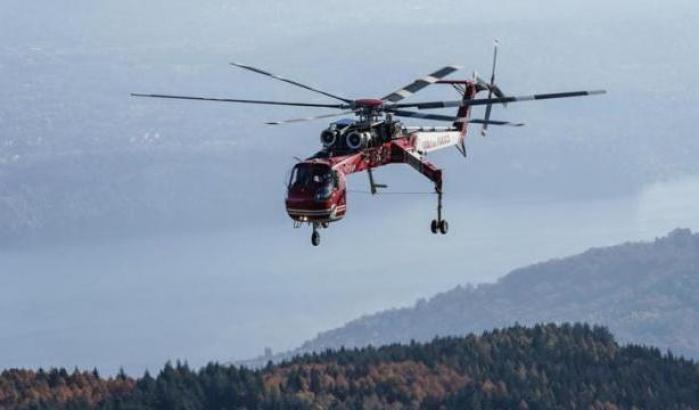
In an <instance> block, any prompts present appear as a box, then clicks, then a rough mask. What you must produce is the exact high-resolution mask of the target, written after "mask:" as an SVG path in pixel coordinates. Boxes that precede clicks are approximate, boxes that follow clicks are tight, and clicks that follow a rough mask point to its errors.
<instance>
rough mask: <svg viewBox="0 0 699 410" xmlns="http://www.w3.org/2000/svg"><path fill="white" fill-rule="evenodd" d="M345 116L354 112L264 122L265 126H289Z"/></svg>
mask: <svg viewBox="0 0 699 410" xmlns="http://www.w3.org/2000/svg"><path fill="white" fill-rule="evenodd" d="M347 114H355V112H354V111H343V112H340V113H337V114H325V115H316V116H315V117H304V118H293V119H290V120H284V121H273V122H266V123H265V124H267V125H281V124H291V123H295V122H304V121H313V120H320V119H322V118H331V117H341V116H343V115H347Z"/></svg>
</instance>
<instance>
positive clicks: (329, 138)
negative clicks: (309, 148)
mask: <svg viewBox="0 0 699 410" xmlns="http://www.w3.org/2000/svg"><path fill="white" fill-rule="evenodd" d="M337 134H338V133H337V131H332V130H325V131H323V132H321V133H320V142H321V143H322V144H323V146H324V147H325V148H330V147H332V146H333V145H335V143H336V142H337Z"/></svg>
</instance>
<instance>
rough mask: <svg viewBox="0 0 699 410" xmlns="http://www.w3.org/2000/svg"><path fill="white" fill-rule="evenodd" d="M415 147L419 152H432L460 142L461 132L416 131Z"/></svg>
mask: <svg viewBox="0 0 699 410" xmlns="http://www.w3.org/2000/svg"><path fill="white" fill-rule="evenodd" d="M413 135H414V138H415V149H416V150H417V151H418V152H430V151H435V150H438V149H441V148H446V147H449V146H452V145H456V144H458V143H459V138H461V133H460V132H458V131H445V132H416V133H415V134H413Z"/></svg>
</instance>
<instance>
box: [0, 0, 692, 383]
mask: <svg viewBox="0 0 699 410" xmlns="http://www.w3.org/2000/svg"><path fill="white" fill-rule="evenodd" d="M698 17H699V6H697V5H696V4H695V3H694V2H690V1H680V0H674V1H670V2H660V1H649V2H637V1H626V0H622V1H616V2H614V3H611V4H610V3H609V2H602V1H598V0H592V1H544V0H542V1H533V2H520V1H514V0H512V1H492V2H471V1H466V2H464V1H455V0H440V1H429V2H427V1H417V0H411V1H381V2H375V1H366V0H361V1H357V2H353V3H351V4H348V3H347V2H340V1H324V2H312V1H308V0H303V1H300V2H294V3H289V2H281V1H268V2H264V3H260V2H254V1H234V0H208V1H200V2H196V3H193V2H189V1H183V0H174V1H173V0H169V1H164V0H153V1H149V2H147V3H144V2H138V1H134V0H118V1H117V0H106V1H102V2H93V1H87V0H81V1H77V0H76V1H66V2H61V3H56V2H52V1H48V0H39V1H33V2H30V3H27V2H22V1H17V0H5V1H4V3H3V7H2V10H0V36H2V38H3V39H4V40H3V44H2V45H0V90H3V91H2V92H0V95H2V96H3V97H4V98H2V99H1V100H2V101H0V243H2V248H0V255H2V262H1V264H0V279H1V280H2V282H3V283H4V286H2V289H0V299H1V301H0V307H2V309H1V310H0V320H1V321H2V322H3V323H6V324H7V325H6V326H4V327H3V330H2V331H0V332H1V333H0V350H2V351H3V352H7V353H6V355H5V356H4V358H0V367H13V366H23V367H39V366H44V367H47V366H58V365H61V366H68V367H72V366H74V365H79V366H80V367H86V368H91V367H93V366H97V367H99V368H101V369H104V370H106V371H115V370H116V369H118V368H119V367H120V366H124V367H125V368H127V369H128V370H129V371H131V372H140V371H141V370H142V369H144V368H146V367H148V368H151V369H154V368H157V367H159V365H160V364H162V363H163V362H164V361H165V360H167V359H176V358H182V359H189V360H190V361H191V362H193V363H195V364H203V363H204V362H206V361H207V360H222V361H225V360H234V359H245V358H248V357H251V356H254V355H256V354H259V353H261V352H262V351H263V349H264V347H265V346H270V347H272V348H273V349H274V350H275V351H278V350H283V349H289V348H293V347H295V346H297V345H299V344H300V343H301V342H303V341H304V340H306V339H309V338H311V337H312V336H314V334H315V333H316V332H319V331H322V330H326V329H328V328H330V327H336V326H340V325H342V324H343V323H344V322H346V321H349V320H351V319H354V318H355V317H357V316H359V315H362V314H367V313H371V312H374V311H376V310H379V309H387V308H391V307H395V306H404V305H408V304H411V303H413V302H414V301H415V300H416V299H417V298H420V297H429V296H431V295H432V294H433V293H436V292H440V291H444V290H447V289H449V288H450V287H453V286H456V285H458V284H464V283H468V282H471V283H477V282H482V281H492V280H495V279H497V277H499V276H502V275H504V274H505V273H507V271H508V270H510V269H513V268H516V267H518V266H521V265H523V264H527V263H534V262H537V261H540V260H544V259H548V258H553V257H561V256H565V255H568V254H570V253H574V252H578V251H582V250H584V249H585V248H586V247H589V246H600V245H605V244H613V243H616V242H622V241H625V240H638V239H652V238H653V237H654V236H657V235H662V234H663V233H665V232H667V231H669V230H671V229H673V228H674V227H676V226H680V225H682V226H689V227H693V226H692V224H694V223H696V222H695V221H696V220H697V218H696V216H697V215H696V213H694V212H693V210H692V209H693V208H692V206H691V204H692V203H693V202H692V201H694V198H698V197H699V196H698V195H697V193H696V192H697V191H696V189H697V188H696V187H697V185H698V184H697V182H696V179H695V176H696V175H697V174H699V169H698V168H697V167H698V165H697V164H698V163H697V162H696V160H695V158H696V155H695V154H696V153H697V152H698V151H699V141H698V140H697V139H696V138H693V135H694V129H695V123H694V122H695V119H694V116H693V115H692V114H693V107H694V106H696V105H697V102H698V101H697V100H698V99H699V93H698V92H697V89H696V87H695V86H694V84H695V83H696V81H695V80H697V74H696V70H695V67H696V66H697V64H698V63H699V61H697V60H698V59H699V50H697V47H698V46H697V45H696V43H695V42H693V41H691V39H693V38H696V36H697V34H699V33H697V30H699V29H698V28H697V27H699V25H697V18H698ZM494 39H498V40H499V42H500V44H501V48H500V60H499V68H498V83H499V84H500V85H501V87H502V88H503V89H504V90H505V91H506V92H508V93H510V94H516V95H517V94H530V93H532V92H550V91H563V90H573V89H598V88H605V89H607V90H608V92H609V93H608V94H607V95H605V96H600V97H590V98H587V99H576V100H569V101H565V102H562V101H561V102H555V103H551V102H541V103H533V104H529V103H523V104H520V105H517V104H511V105H510V106H509V107H508V108H507V109H501V108H496V110H495V112H494V118H497V119H503V120H512V121H524V122H526V123H527V126H526V127H524V128H521V129H491V130H490V134H489V136H488V138H486V139H482V138H480V137H478V136H476V133H474V134H473V135H472V136H471V137H470V138H469V141H468V148H469V158H468V160H467V161H464V160H463V158H461V157H460V156H459V154H458V153H457V152H456V151H451V150H450V151H447V152H440V153H437V154H435V155H433V156H431V157H430V160H432V161H434V162H435V163H438V164H439V165H440V166H441V167H442V168H443V169H444V170H445V175H446V192H447V194H446V203H445V212H446V216H447V219H448V220H449V221H450V225H451V232H450V234H449V235H448V236H445V237H441V236H440V237H433V236H432V235H431V234H430V233H429V230H428V228H429V221H430V220H431V219H432V218H433V214H434V203H433V201H434V198H433V197H430V196H421V195H417V196H385V197H379V198H375V197H370V196H368V195H365V194H363V193H359V192H356V193H353V194H352V195H351V197H350V204H349V215H348V217H347V218H346V220H344V221H342V222H340V223H338V224H337V225H336V226H333V227H332V228H331V229H329V230H327V231H325V232H323V244H322V246H321V247H320V248H318V249H314V248H311V247H310V246H309V236H310V232H309V231H308V230H307V229H301V230H293V229H292V227H291V221H290V220H289V219H288V217H287V216H286V215H285V213H284V208H283V197H284V182H285V180H286V178H287V173H288V169H289V168H290V166H292V165H293V163H294V161H295V160H294V159H293V157H294V156H298V157H304V156H307V155H310V154H312V153H313V152H315V151H316V150H317V149H318V148H319V141H318V137H319V134H320V131H321V130H322V128H323V127H324V126H325V125H326V124H324V123H323V122H316V123H304V124H299V125H293V126H288V127H268V126H265V125H264V122H266V121H270V120H280V119H286V118H293V117H298V116H304V115H307V114H308V115H313V114H320V113H323V112H320V111H317V110H303V111H301V110H299V109H291V108H276V107H273V108H269V107H257V106H238V105H225V104H218V105H217V104H204V103H202V104H197V103H194V102H191V103H190V102H172V101H156V100H136V99H132V98H129V93H131V92H156V93H160V92H162V93H173V94H174V93H177V94H192V95H210V96H219V97H232V98H265V99H282V100H300V101H315V102H326V100H325V99H323V97H322V96H317V95H314V94H310V93H308V92H306V91H304V90H300V89H295V88H293V87H291V86H288V85H286V84H283V83H277V82H275V81H273V80H271V79H267V78H264V77H261V76H255V75H254V74H252V73H248V72H244V71H241V70H238V71H236V70H234V69H233V68H232V67H230V66H229V65H228V64H227V63H228V62H229V61H239V62H244V63H248V64H252V65H256V66H260V67H264V68H266V69H269V70H270V71H272V72H275V73H279V74H283V75H286V76H289V77H291V78H295V79H298V80H299V81H303V82H308V83H311V84H314V85H317V86H319V87H321V88H323V89H327V90H328V91H331V92H337V93H338V94H342V95H347V96H349V97H372V96H377V95H379V96H380V95H385V94H387V93H388V92H390V91H392V90H394V89H396V88H398V87H400V86H402V85H404V84H407V83H409V82H411V81H412V80H413V79H415V78H417V77H421V76H423V75H425V74H427V73H429V72H432V71H433V70H435V69H436V68H438V67H441V66H443V65H447V64H458V65H461V66H464V70H463V71H462V72H460V73H459V74H458V75H459V76H462V77H463V76H465V77H470V76H471V72H472V71H473V70H477V71H479V72H481V73H488V71H489V66H490V59H491V53H492V42H493V40H494ZM454 96H455V94H453V92H452V91H451V90H449V89H441V88H439V87H432V88H431V89H427V90H425V91H423V92H421V93H420V95H418V96H415V97H413V98H412V99H413V100H415V101H418V100H427V99H444V98H448V99H452V98H453V97H454ZM445 113H448V112H445ZM409 123H414V122H409ZM472 131H477V129H475V128H474V129H473V130H472ZM376 177H377V179H379V180H380V182H383V183H386V184H388V185H389V187H390V189H391V190H394V191H427V190H429V189H430V188H431V187H430V185H429V183H428V182H427V181H425V180H424V179H422V177H421V176H420V175H417V174H415V173H414V171H412V170H411V169H408V168H407V167H406V168H403V167H397V166H396V167H388V168H386V169H381V170H378V171H377V173H376ZM367 184H368V183H367V180H366V176H365V175H356V176H352V177H351V178H350V189H352V190H355V191H363V190H366V189H367ZM694 229H696V227H694Z"/></svg>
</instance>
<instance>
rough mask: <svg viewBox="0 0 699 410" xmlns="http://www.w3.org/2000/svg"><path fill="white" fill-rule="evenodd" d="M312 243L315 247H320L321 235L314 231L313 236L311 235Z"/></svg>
mask: <svg viewBox="0 0 699 410" xmlns="http://www.w3.org/2000/svg"><path fill="white" fill-rule="evenodd" d="M311 243H312V244H313V246H318V245H320V233H319V232H318V231H313V234H312V235H311Z"/></svg>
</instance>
